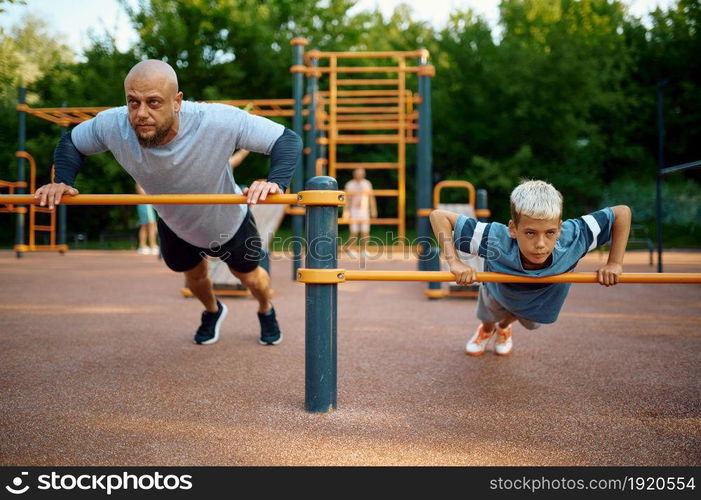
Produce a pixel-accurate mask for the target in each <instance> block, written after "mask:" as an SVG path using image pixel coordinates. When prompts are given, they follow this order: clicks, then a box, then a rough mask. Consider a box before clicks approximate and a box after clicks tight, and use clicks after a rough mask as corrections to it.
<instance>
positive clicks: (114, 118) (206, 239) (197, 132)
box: [71, 101, 285, 248]
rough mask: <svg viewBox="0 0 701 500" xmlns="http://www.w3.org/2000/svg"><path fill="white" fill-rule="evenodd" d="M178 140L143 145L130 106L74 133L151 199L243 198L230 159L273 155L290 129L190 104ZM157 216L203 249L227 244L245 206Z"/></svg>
mask: <svg viewBox="0 0 701 500" xmlns="http://www.w3.org/2000/svg"><path fill="white" fill-rule="evenodd" d="M179 116H180V126H179V129H178V133H177V135H176V136H175V137H174V138H173V140H171V141H170V142H168V143H167V144H163V145H160V146H154V147H148V148H147V147H143V146H141V145H140V144H139V141H138V139H137V137H136V133H135V132H134V129H133V128H132V127H131V125H130V124H129V117H128V114H127V108H126V106H121V107H118V108H112V109H109V110H106V111H103V112H101V113H99V114H98V115H97V116H95V118H93V119H92V120H88V121H85V122H83V123H81V124H79V125H78V126H76V127H75V128H74V129H73V130H72V132H71V139H72V140H73V144H75V147H76V148H77V149H78V151H80V152H81V153H83V154H84V155H92V154H97V153H102V152H104V151H111V152H112V154H113V155H114V157H115V158H116V159H117V161H118V162H119V163H120V165H122V167H124V169H125V170H126V171H127V172H129V174H130V175H131V176H132V177H133V178H134V180H136V182H138V183H139V184H140V185H141V186H142V187H143V188H144V190H145V191H146V192H147V193H149V194H199V193H214V194H234V193H237V194H238V193H241V188H240V187H239V186H238V185H237V184H236V181H235V180H234V176H233V173H232V171H231V168H230V167H229V161H228V160H229V157H230V156H231V154H232V153H233V152H234V150H236V149H239V148H242V149H247V150H249V151H254V152H256V153H263V154H270V151H271V150H272V147H273V145H274V144H275V141H276V140H277V139H278V138H279V137H280V136H281V135H282V133H283V131H284V130H285V128H284V127H283V126H282V125H280V124H278V123H275V122H273V121H271V120H268V119H266V118H262V117H259V116H254V115H251V114H249V113H247V112H245V111H243V110H240V109H238V108H236V107H233V106H229V105H226V104H215V103H199V102H188V101H184V102H183V103H182V106H181V108H180V112H179ZM155 208H156V211H157V212H158V215H159V216H160V217H161V218H162V219H163V221H164V222H165V223H166V224H167V225H168V227H169V228H170V229H172V230H173V232H174V233H175V234H177V235H178V236H179V237H180V238H182V239H183V240H185V241H187V242H189V243H191V244H193V245H195V246H197V247H200V248H210V247H212V246H216V245H217V244H223V243H225V242H226V241H228V240H229V239H231V238H232V237H233V235H234V234H236V231H237V230H238V229H239V227H240V226H241V223H242V222H243V219H244V217H245V216H246V212H247V210H248V206H247V205H155Z"/></svg>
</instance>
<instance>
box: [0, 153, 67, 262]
mask: <svg viewBox="0 0 701 500" xmlns="http://www.w3.org/2000/svg"><path fill="white" fill-rule="evenodd" d="M15 156H16V157H17V158H21V159H23V160H26V161H28V162H29V185H27V183H26V182H24V181H22V182H7V181H0V188H1V187H4V188H7V189H8V192H9V194H15V189H17V190H18V191H19V190H20V188H22V190H23V188H26V187H29V192H30V193H34V191H36V170H37V167H36V161H35V160H34V157H33V156H32V155H31V154H29V153H27V152H26V151H17V152H16V153H15ZM51 177H52V178H53V169H52V172H51ZM18 194H19V193H18ZM27 212H28V213H29V243H28V244H25V243H24V240H22V241H21V242H19V243H16V244H15V246H14V250H15V252H17V253H18V254H21V253H23V252H42V251H43V252H61V253H63V252H65V251H66V250H68V246H67V245H65V244H57V243H56V211H55V210H49V209H48V208H45V207H39V206H36V205H30V206H29V210H27V208H26V207H15V206H13V205H11V204H6V205H5V207H4V208H0V213H14V214H21V215H24V214H26V213H27ZM40 214H46V215H40ZM46 216H48V219H49V220H48V223H44V224H42V223H40V222H42V221H41V220H40V218H44V219H45V218H46ZM39 233H48V236H49V242H48V243H46V244H39V243H37V242H38V240H39V237H38V234H39Z"/></svg>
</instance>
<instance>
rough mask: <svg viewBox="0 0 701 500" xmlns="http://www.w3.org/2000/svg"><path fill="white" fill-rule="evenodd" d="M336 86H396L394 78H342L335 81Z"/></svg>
mask: <svg viewBox="0 0 701 500" xmlns="http://www.w3.org/2000/svg"><path fill="white" fill-rule="evenodd" d="M336 84H337V85H398V84H399V80H397V79H395V78H343V79H341V80H336Z"/></svg>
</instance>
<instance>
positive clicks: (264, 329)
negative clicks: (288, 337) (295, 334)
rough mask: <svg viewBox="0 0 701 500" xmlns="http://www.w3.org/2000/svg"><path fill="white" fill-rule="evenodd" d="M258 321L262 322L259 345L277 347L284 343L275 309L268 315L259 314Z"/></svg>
mask: <svg viewBox="0 0 701 500" xmlns="http://www.w3.org/2000/svg"><path fill="white" fill-rule="evenodd" d="M258 321H260V338H259V339H258V343H259V344H262V345H277V344H279V343H280V342H282V332H281V331H280V326H278V324H277V319H275V308H272V309H270V311H268V312H266V313H258Z"/></svg>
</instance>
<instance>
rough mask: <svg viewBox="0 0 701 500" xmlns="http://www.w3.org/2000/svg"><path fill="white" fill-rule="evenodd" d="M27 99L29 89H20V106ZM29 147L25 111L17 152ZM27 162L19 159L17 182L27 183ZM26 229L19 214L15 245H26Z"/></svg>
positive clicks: (19, 189) (20, 113)
mask: <svg viewBox="0 0 701 500" xmlns="http://www.w3.org/2000/svg"><path fill="white" fill-rule="evenodd" d="M26 98H27V88H26V87H20V88H19V101H18V102H19V104H25V103H26ZM26 145H27V113H26V112H25V111H20V112H19V130H18V137H17V151H24V150H25V148H26ZM25 165H26V160H25V159H24V158H17V182H26V181H27V176H26V172H25V170H26V169H25ZM26 192H27V190H26V189H25V188H23V187H20V188H17V194H25V193H26ZM24 227H25V217H24V214H17V219H16V225H15V245H24ZM15 255H16V256H17V258H18V259H19V258H20V257H22V252H20V251H19V250H17V251H15Z"/></svg>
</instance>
